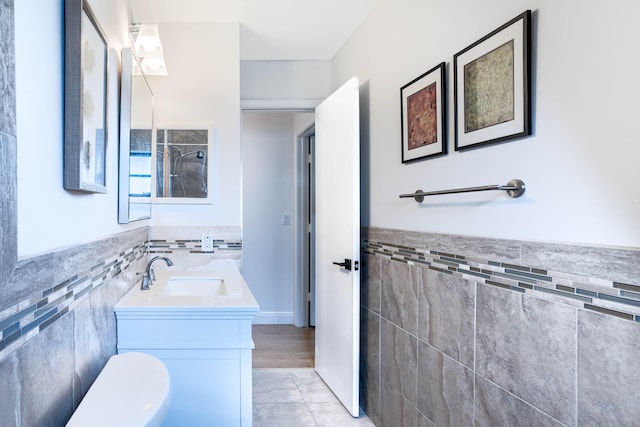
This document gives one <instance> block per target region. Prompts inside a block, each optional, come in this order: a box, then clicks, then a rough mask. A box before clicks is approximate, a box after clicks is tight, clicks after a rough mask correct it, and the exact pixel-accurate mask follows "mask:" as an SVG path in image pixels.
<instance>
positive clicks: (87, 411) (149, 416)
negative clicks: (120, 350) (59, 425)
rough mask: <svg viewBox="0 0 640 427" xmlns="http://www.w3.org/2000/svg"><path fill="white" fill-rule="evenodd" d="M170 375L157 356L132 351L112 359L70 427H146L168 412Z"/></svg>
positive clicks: (83, 400) (75, 413) (99, 376)
mask: <svg viewBox="0 0 640 427" xmlns="http://www.w3.org/2000/svg"><path fill="white" fill-rule="evenodd" d="M169 395H170V383H169V372H168V371H167V368H166V367H165V366H164V364H163V363H162V362H161V361H160V360H159V359H157V358H156V357H154V356H151V355H149V354H145V353H139V352H131V353H124V354H118V355H115V356H112V357H111V358H110V359H109V361H108V362H107V364H106V365H105V367H104V369H103V370H102V372H100V375H98V378H97V379H96V380H95V382H94V383H93V385H92V386H91V388H90V389H89V391H88V392H87V394H86V395H85V397H84V398H83V399H82V402H80V405H79V406H78V408H77V409H76V411H75V412H74V413H73V416H72V417H71V419H70V420H69V423H68V424H67V427H72V426H88V425H90V426H115V425H117V426H146V425H148V424H149V423H150V422H151V421H152V420H154V418H155V417H157V416H158V414H159V413H161V412H163V411H166V407H167V405H168V400H169Z"/></svg>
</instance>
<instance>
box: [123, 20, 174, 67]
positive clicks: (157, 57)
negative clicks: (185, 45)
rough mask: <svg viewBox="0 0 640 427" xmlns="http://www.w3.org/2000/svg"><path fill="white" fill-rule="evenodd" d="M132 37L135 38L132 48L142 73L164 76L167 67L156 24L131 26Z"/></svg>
mask: <svg viewBox="0 0 640 427" xmlns="http://www.w3.org/2000/svg"><path fill="white" fill-rule="evenodd" d="M132 35H133V36H134V38H135V41H134V48H135V51H136V56H137V57H138V60H139V61H140V66H141V67H142V71H143V72H144V73H145V74H147V75H150V76H166V75H167V74H168V73H167V66H166V64H165V62H164V52H163V50H162V43H161V42H160V33H159V32H158V24H136V25H132Z"/></svg>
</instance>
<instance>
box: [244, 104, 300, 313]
mask: <svg viewBox="0 0 640 427" xmlns="http://www.w3.org/2000/svg"><path fill="white" fill-rule="evenodd" d="M293 124H294V121H293V114H292V113H273V112H264V113H260V112H245V113H243V115H242V177H243V179H242V185H243V186H242V193H243V260H242V275H243V277H244V279H245V281H246V282H247V284H248V285H249V287H250V288H251V292H253V295H254V296H255V298H256V300H257V301H258V304H260V313H259V315H258V318H257V319H256V323H289V324H290V323H293V297H294V279H293V271H294V270H293V268H294V267H293V259H294V256H293V245H294V222H293V220H291V221H290V224H289V225H284V224H283V223H282V215H283V214H288V215H290V216H292V215H293V214H294V172H293V170H294V168H293V166H294V163H293V146H294V144H293V141H294V140H293V137H292V134H293Z"/></svg>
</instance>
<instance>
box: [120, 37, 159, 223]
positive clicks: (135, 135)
mask: <svg viewBox="0 0 640 427" xmlns="http://www.w3.org/2000/svg"><path fill="white" fill-rule="evenodd" d="M120 102H121V106H120V159H119V160H120V162H119V168H120V172H119V182H118V186H119V188H118V193H119V194H118V222H119V223H120V224H126V223H129V222H131V221H137V220H141V219H149V218H151V171H152V160H151V159H152V150H151V147H152V146H153V145H152V129H153V93H152V92H151V88H150V87H149V84H148V82H147V80H146V78H145V76H144V74H143V73H142V72H141V71H140V67H139V65H138V62H137V60H136V58H135V56H134V55H133V53H132V51H131V49H129V48H124V49H122V82H121V96H120Z"/></svg>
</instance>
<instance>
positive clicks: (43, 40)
mask: <svg viewBox="0 0 640 427" xmlns="http://www.w3.org/2000/svg"><path fill="white" fill-rule="evenodd" d="M89 3H90V4H91V6H92V8H93V10H94V12H95V14H96V16H97V19H98V21H99V22H100V24H101V25H102V27H103V28H104V30H105V32H106V35H107V38H108V41H109V45H110V52H109V55H110V56H109V70H108V71H109V86H108V91H109V92H108V141H107V157H106V161H107V171H106V173H107V174H106V179H107V194H78V193H71V192H68V191H65V190H64V189H63V157H62V155H63V126H64V119H63V115H64V103H63V102H64V99H63V82H64V74H63V73H64V60H63V34H64V29H63V21H64V19H63V15H62V13H63V7H62V4H63V2H61V1H60V0H20V1H16V2H15V29H16V95H17V127H18V128H17V132H18V255H19V256H27V255H33V254H36V253H41V252H44V251H47V250H50V249H53V248H57V247H62V246H67V245H71V244H76V243H82V242H88V241H91V240H95V239H97V238H100V237H103V236H105V235H109V234H113V233H117V232H121V231H124V230H128V229H132V228H137V227H141V226H145V225H146V223H145V222H138V223H133V224H129V225H126V226H121V225H118V222H117V206H118V203H117V191H118V163H117V162H118V109H119V106H118V100H119V86H118V67H119V63H120V49H121V48H122V47H124V46H128V45H129V40H128V37H127V25H128V18H127V7H128V6H127V5H128V3H127V0H90V1H89Z"/></svg>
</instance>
